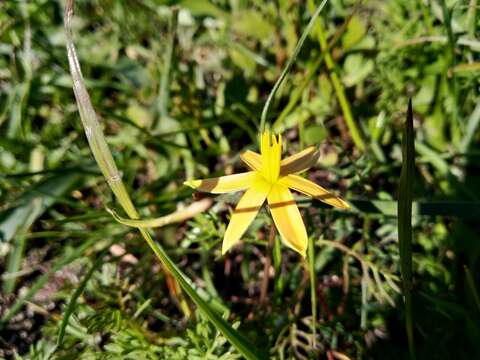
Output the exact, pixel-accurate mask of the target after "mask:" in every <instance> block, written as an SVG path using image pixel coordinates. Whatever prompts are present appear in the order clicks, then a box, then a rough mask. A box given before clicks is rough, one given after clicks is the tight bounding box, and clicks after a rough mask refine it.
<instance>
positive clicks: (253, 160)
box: [240, 150, 262, 171]
mask: <svg viewBox="0 0 480 360" xmlns="http://www.w3.org/2000/svg"><path fill="white" fill-rule="evenodd" d="M240 159H242V161H243V162H244V163H245V164H247V166H248V167H249V168H250V169H252V170H254V171H260V170H261V168H262V156H261V155H260V154H258V153H256V152H254V151H251V150H247V151H245V152H244V153H242V154H240Z"/></svg>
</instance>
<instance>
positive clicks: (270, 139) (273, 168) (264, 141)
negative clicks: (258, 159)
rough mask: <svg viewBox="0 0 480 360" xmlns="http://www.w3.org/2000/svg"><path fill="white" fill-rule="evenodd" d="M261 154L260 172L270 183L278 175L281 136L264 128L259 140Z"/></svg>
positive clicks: (272, 182)
mask: <svg viewBox="0 0 480 360" xmlns="http://www.w3.org/2000/svg"><path fill="white" fill-rule="evenodd" d="M260 153H261V156H262V170H261V171H260V173H261V174H262V176H263V177H264V178H265V179H266V180H267V181H268V182H269V183H271V184H274V183H276V182H277V180H278V176H279V175H280V160H281V158H282V136H281V135H278V137H276V136H275V135H274V134H270V132H269V131H268V130H266V131H265V132H264V133H263V134H262V138H261V141H260Z"/></svg>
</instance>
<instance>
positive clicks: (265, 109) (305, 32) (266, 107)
mask: <svg viewBox="0 0 480 360" xmlns="http://www.w3.org/2000/svg"><path fill="white" fill-rule="evenodd" d="M326 3H327V0H323V1H322V2H321V4H320V5H319V6H318V7H317V10H315V13H314V14H313V15H312V18H311V19H310V22H309V23H308V25H307V27H306V28H305V30H303V33H302V36H301V37H300V40H298V43H297V46H295V50H294V51H293V54H292V56H291V57H290V59H288V62H287V65H286V66H285V68H284V69H283V71H282V73H281V74H280V77H279V78H278V80H277V81H276V82H275V85H274V86H273V89H272V91H270V94H268V98H267V101H266V102H265V105H264V107H263V110H262V115H261V117H260V133H263V132H264V130H265V122H266V120H267V115H268V111H269V110H270V107H271V105H272V100H273V99H274V98H275V94H276V93H277V91H278V89H279V88H280V86H281V85H282V83H283V81H284V80H285V78H286V76H287V74H288V73H289V71H290V69H291V68H292V66H293V63H294V62H295V60H296V59H297V56H298V54H299V53H300V50H301V49H302V46H303V43H304V42H305V40H306V39H307V36H308V34H309V33H310V30H311V29H312V27H313V25H314V24H315V20H316V19H317V17H318V15H320V13H321V12H322V10H323V8H324V6H325V4H326Z"/></svg>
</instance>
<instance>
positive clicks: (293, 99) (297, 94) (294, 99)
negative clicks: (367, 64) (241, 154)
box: [273, 1, 361, 130]
mask: <svg viewBox="0 0 480 360" xmlns="http://www.w3.org/2000/svg"><path fill="white" fill-rule="evenodd" d="M360 4H361V1H360V2H358V3H357V4H356V5H355V7H354V9H353V10H352V12H351V13H350V15H349V16H348V18H347V19H345V21H344V22H343V24H342V26H340V28H339V29H338V31H336V33H335V35H334V36H333V37H332V39H331V40H330V41H329V42H328V44H327V50H330V49H331V48H332V47H333V46H335V45H336V44H337V42H338V41H339V40H340V39H341V38H342V35H343V33H344V32H345V30H346V29H347V27H348V24H349V23H350V21H351V20H352V18H353V15H355V14H356V12H357V11H358V9H359V8H360ZM324 53H325V52H322V53H321V54H319V55H318V57H317V59H316V60H315V62H314V63H313V64H312V65H310V66H309V67H308V69H307V73H306V74H305V77H304V79H303V81H302V83H301V84H300V85H299V86H297V87H296V88H295V89H294V91H293V93H292V95H291V96H290V98H289V100H288V104H287V105H286V106H285V108H284V109H283V110H282V112H281V113H280V115H279V116H278V117H277V120H275V123H274V124H273V130H275V129H277V128H278V127H279V126H280V125H281V124H282V123H283V121H284V120H285V118H286V117H287V116H288V114H290V113H291V112H292V110H293V109H294V107H295V105H297V103H298V101H299V100H300V98H301V97H302V94H303V92H304V90H305V89H306V87H307V85H308V84H309V83H310V81H312V79H313V77H314V76H315V74H316V73H317V71H318V69H319V68H320V65H322V64H323V61H324V59H323V57H324Z"/></svg>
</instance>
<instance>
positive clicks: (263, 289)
mask: <svg viewBox="0 0 480 360" xmlns="http://www.w3.org/2000/svg"><path fill="white" fill-rule="evenodd" d="M276 235H277V228H276V227H275V224H274V223H273V221H272V226H271V227H270V235H269V236H268V246H267V250H266V251H267V256H266V257H265V264H264V265H263V278H262V284H261V286H260V299H259V302H260V304H265V302H266V300H267V292H268V278H269V277H268V274H269V273H270V266H271V265H272V250H273V245H274V243H275V236H276Z"/></svg>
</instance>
